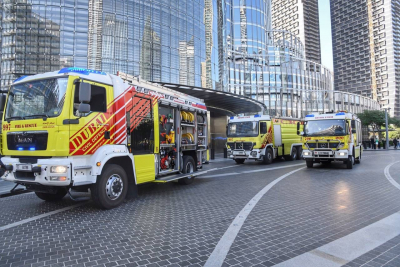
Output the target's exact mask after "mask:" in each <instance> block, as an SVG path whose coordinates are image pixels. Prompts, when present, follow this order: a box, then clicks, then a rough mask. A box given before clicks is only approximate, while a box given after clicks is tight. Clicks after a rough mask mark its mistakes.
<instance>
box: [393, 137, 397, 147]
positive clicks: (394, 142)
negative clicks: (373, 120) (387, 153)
mask: <svg viewBox="0 0 400 267" xmlns="http://www.w3.org/2000/svg"><path fill="white" fill-rule="evenodd" d="M393 146H394V149H397V139H396V137H395V138H393Z"/></svg>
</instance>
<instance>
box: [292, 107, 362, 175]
mask: <svg viewBox="0 0 400 267" xmlns="http://www.w3.org/2000/svg"><path fill="white" fill-rule="evenodd" d="M297 127H298V128H297V129H298V134H299V135H301V136H302V143H303V158H304V159H305V160H306V164H307V167H308V168H312V167H313V164H314V163H323V164H329V163H331V162H332V161H341V162H343V163H345V164H346V166H347V169H352V168H353V165H354V164H355V163H360V162H361V155H362V151H363V147H362V128H361V121H360V119H359V118H358V117H357V116H356V115H355V114H352V113H347V112H338V113H326V114H318V113H317V114H309V115H307V116H306V117H305V121H304V125H300V124H298V126H297ZM300 130H301V132H300Z"/></svg>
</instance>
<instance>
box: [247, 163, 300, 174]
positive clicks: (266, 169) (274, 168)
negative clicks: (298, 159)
mask: <svg viewBox="0 0 400 267" xmlns="http://www.w3.org/2000/svg"><path fill="white" fill-rule="evenodd" d="M296 166H304V163H299V164H293V165H285V166H279V167H272V168H264V169H257V170H251V171H244V172H242V173H253V172H265V171H272V170H279V169H285V168H291V167H296Z"/></svg>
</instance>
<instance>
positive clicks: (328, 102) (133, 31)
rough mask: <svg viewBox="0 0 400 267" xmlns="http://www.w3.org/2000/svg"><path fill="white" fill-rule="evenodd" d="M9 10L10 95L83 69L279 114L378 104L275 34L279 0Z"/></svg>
mask: <svg viewBox="0 0 400 267" xmlns="http://www.w3.org/2000/svg"><path fill="white" fill-rule="evenodd" d="M0 11H1V12H0V18H1V19H0V22H1V23H0V27H1V28H0V36H1V38H0V41H1V44H2V46H1V64H0V66H1V68H0V75H1V79H0V86H1V88H2V89H7V88H8V86H9V85H10V84H11V83H12V81H13V80H15V79H17V78H19V77H21V76H23V75H32V74H36V73H41V72H46V71H53V70H58V69H61V68H64V67H71V66H76V67H82V68H92V69H96V70H101V71H105V72H109V73H117V71H122V72H125V73H128V74H131V75H135V76H140V77H141V78H142V79H145V80H148V81H153V82H160V83H169V84H180V85H186V86H190V87H204V88H211V89H214V90H218V91H225V92H232V93H235V94H240V95H245V96H247V97H250V98H253V99H256V100H259V101H261V102H263V103H264V104H265V105H266V107H267V110H266V111H265V113H266V114H270V115H280V116H292V117H301V116H304V115H305V114H306V113H309V112H315V111H321V112H323V111H330V110H334V109H336V107H337V106H336V105H342V106H343V105H347V104H349V105H352V106H354V108H355V109H356V108H359V109H365V108H376V106H375V105H374V103H373V102H368V101H367V100H365V101H364V100H363V99H359V100H357V99H356V97H354V98H352V97H350V95H349V97H345V95H344V94H338V95H337V94H336V93H335V92H333V88H332V85H333V82H332V75H331V73H330V72H329V71H328V70H326V69H325V68H324V67H323V66H321V65H320V64H319V63H318V60H317V61H312V60H308V59H307V45H306V46H305V45H304V42H302V41H301V39H300V38H299V37H298V36H297V35H296V34H295V33H290V32H288V31H284V30H276V29H274V28H273V22H272V19H271V18H272V16H271V1H270V0H190V1H189V0H175V1H170V0H75V1H66V0H46V1H45V2H44V1H43V0H3V1H1V2H0ZM304 39H307V37H304ZM307 40H308V39H307ZM307 40H306V44H307ZM310 40H311V39H310ZM352 99H353V100H354V101H353V102H354V103H353V102H349V101H352Z"/></svg>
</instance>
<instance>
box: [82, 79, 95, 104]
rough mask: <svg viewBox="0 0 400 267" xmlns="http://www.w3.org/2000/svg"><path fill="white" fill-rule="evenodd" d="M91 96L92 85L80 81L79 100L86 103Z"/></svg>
mask: <svg viewBox="0 0 400 267" xmlns="http://www.w3.org/2000/svg"><path fill="white" fill-rule="evenodd" d="M91 96H92V86H91V84H90V83H81V84H80V85H79V102H80V103H84V104H88V103H89V102H90V100H91Z"/></svg>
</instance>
